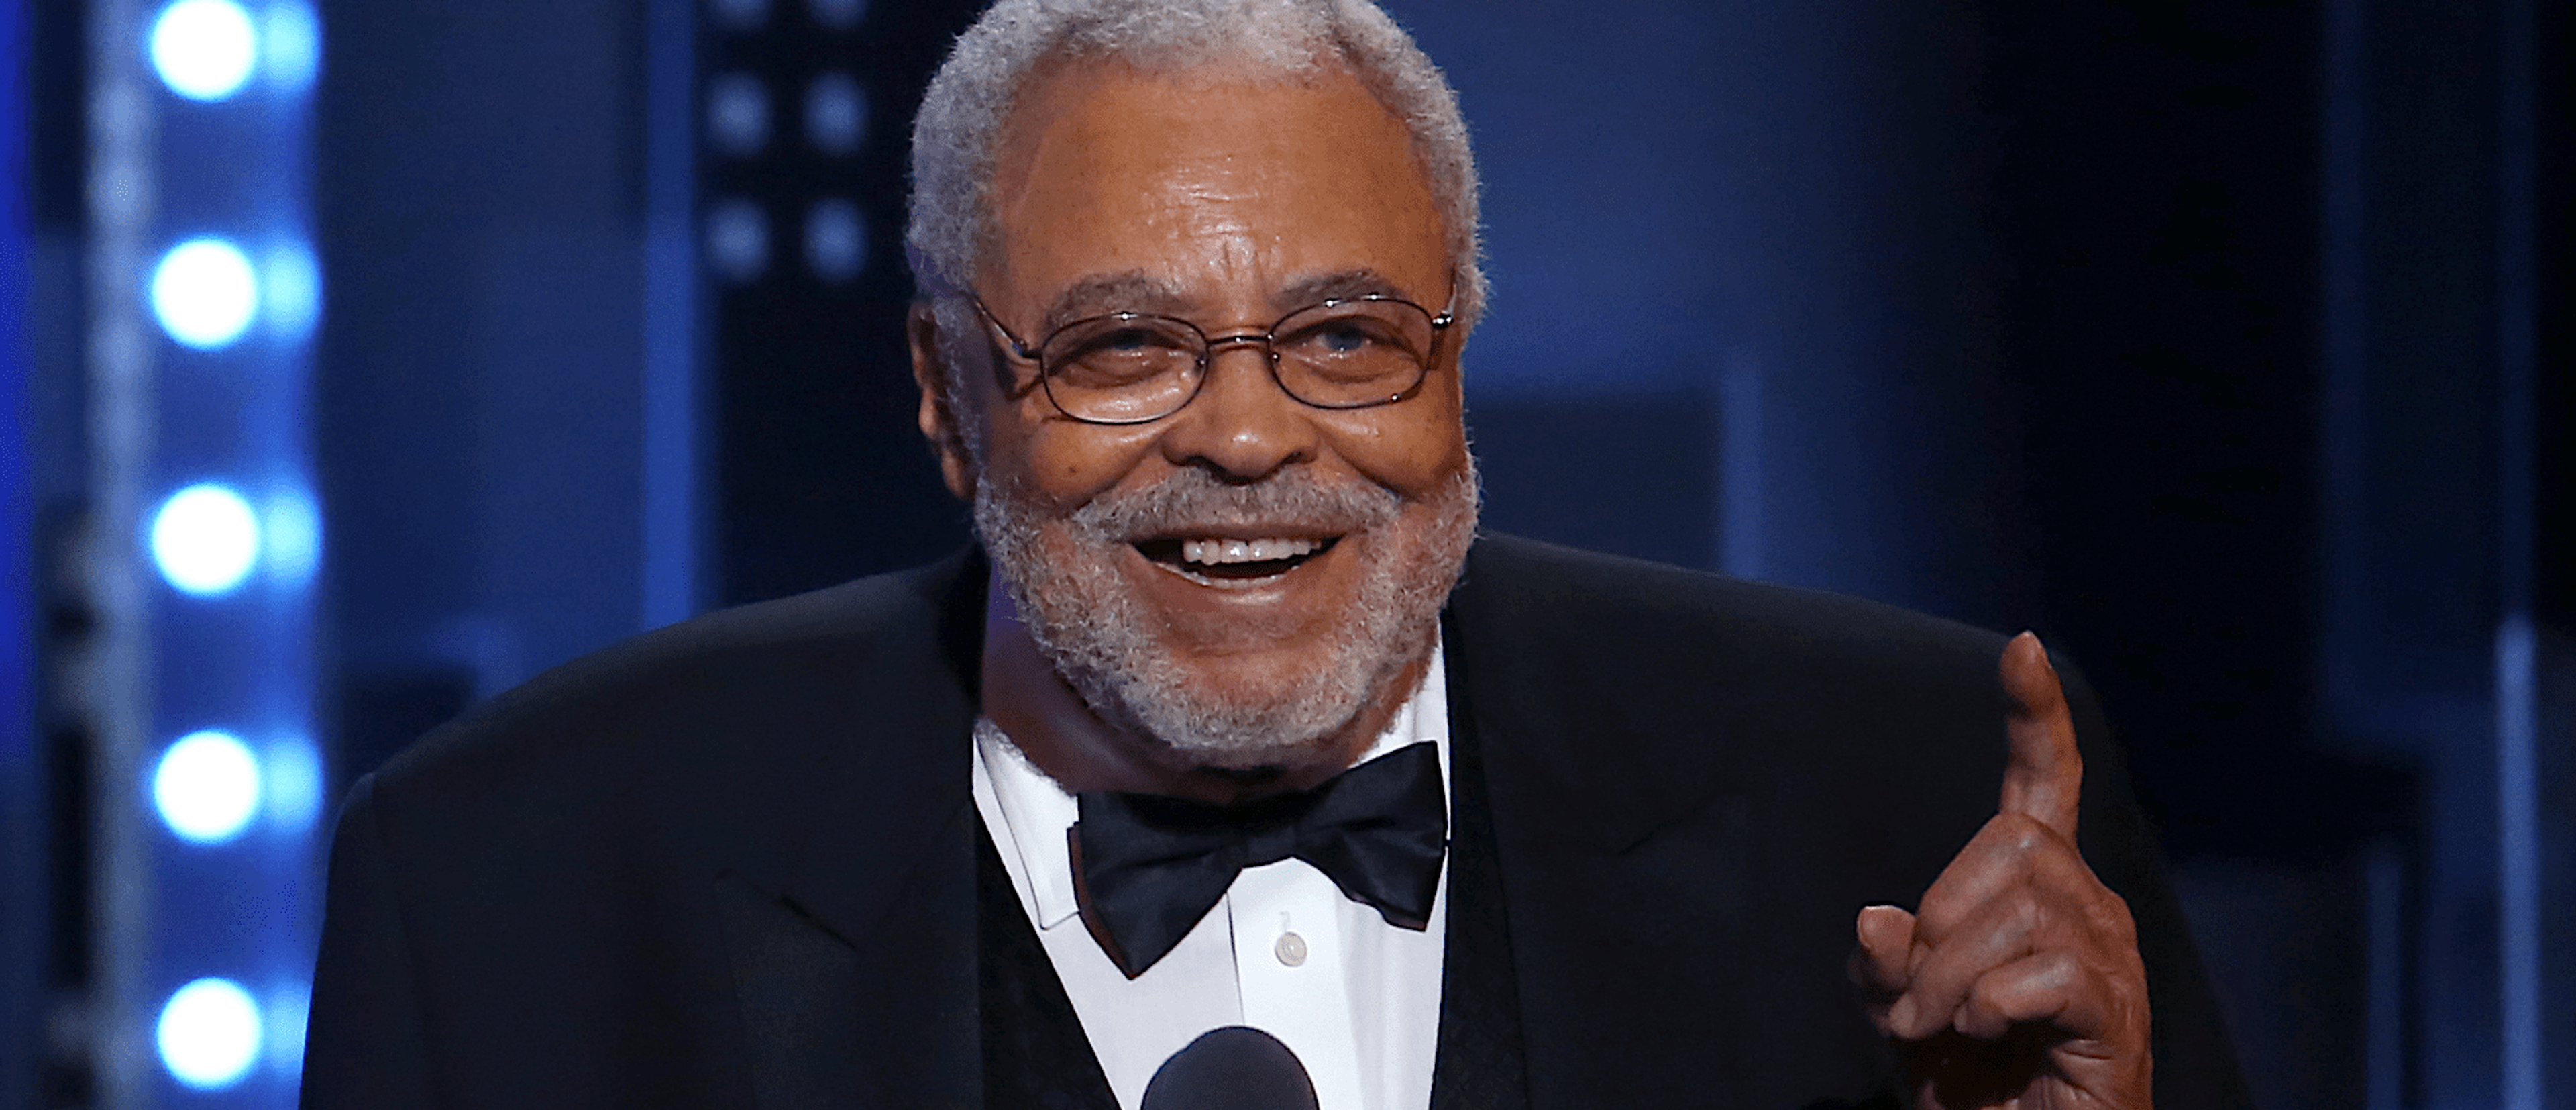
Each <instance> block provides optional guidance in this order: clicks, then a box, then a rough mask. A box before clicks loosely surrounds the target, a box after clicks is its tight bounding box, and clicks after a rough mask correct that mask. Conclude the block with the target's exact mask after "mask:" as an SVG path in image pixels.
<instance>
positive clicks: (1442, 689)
mask: <svg viewBox="0 0 2576 1110" xmlns="http://www.w3.org/2000/svg"><path fill="white" fill-rule="evenodd" d="M1423 741H1429V742H1431V743H1433V744H1436V745H1438V747H1439V752H1440V776H1441V782H1442V783H1444V784H1447V783H1449V782H1450V781H1451V780H1450V774H1449V702H1448V693H1447V678H1446V674H1445V672H1444V670H1443V668H1442V665H1441V657H1440V652H1439V649H1438V648H1437V647H1434V649H1433V650H1432V654H1431V665H1430V667H1429V668H1427V669H1426V670H1425V673H1424V675H1423V679H1422V685H1421V686H1420V687H1419V688H1417V689H1416V690H1415V691H1414V692H1413V696H1412V698H1411V699H1409V700H1407V701H1406V702H1405V703H1404V705H1403V707H1402V708H1400V709H1398V710H1397V711H1396V714H1395V719H1394V721H1393V722H1392V723H1390V724H1389V725H1388V726H1387V729H1386V731H1385V732H1384V733H1382V734H1380V735H1379V736H1378V738H1377V742H1376V743H1375V744H1373V745H1371V746H1370V748H1369V750H1368V753H1367V754H1366V755H1364V756H1362V757H1361V758H1362V760H1363V761H1366V760H1368V759H1374V758H1376V757H1378V756H1380V755H1384V754H1386V753H1387V752H1391V751H1394V750H1396V749H1397V748H1401V747H1404V746H1406V745H1408V744H1415V743H1420V742H1423ZM974 786H975V808H976V811H977V812H978V813H980V814H982V816H983V819H984V828H985V829H986V830H987V831H988V832H990V833H991V834H992V837H993V844H994V847H996V848H998V849H999V850H1000V852H1001V856H1002V866H1003V867H1004V868H1006V869H1008V870H1009V871H1010V873H1011V889H1012V890H1014V891H1016V892H1018V894H1019V896H1020V908H1021V909H1023V910H1025V911H1027V912H1028V915H1029V921H1030V923H1031V924H1033V925H1035V926H1037V932H1038V940H1039V941H1040V942H1041V943H1042V944H1044V945H1045V947H1046V953H1047V958H1048V959H1049V960H1050V961H1052V962H1053V963H1054V964H1055V973H1056V977H1057V978H1058V979H1060V980H1062V981H1063V983H1064V992H1065V994H1066V996H1067V997H1069V998H1070V999H1071V1000H1072V1002H1073V1011H1074V1013H1075V1014H1076V1015H1077V1016H1079V1017H1080V1018H1081V1019H1082V1031H1083V1033H1084V1034H1085V1035H1086V1036H1087V1037H1089V1038H1090V1041H1091V1050H1092V1053H1093V1054H1094V1055H1096V1056H1098V1057H1099V1058H1100V1068H1101V1071H1102V1072H1104V1073H1106V1074H1107V1076H1108V1078H1109V1089H1110V1092H1111V1093H1112V1094H1114V1095H1116V1096H1117V1098H1118V1105H1119V1106H1120V1107H1122V1108H1123V1110H1137V1107H1138V1105H1139V1104H1140V1103H1142V1102H1143V1100H1144V1097H1145V1085H1146V1083H1147V1082H1148V1081H1150V1080H1152V1079H1153V1077H1154V1071H1155V1069H1157V1068H1159V1067H1161V1066H1162V1065H1163V1061H1165V1060H1167V1059H1170V1058H1171V1055H1172V1054H1173V1053H1174V1052H1178V1051H1180V1049H1182V1048H1183V1047H1184V1046H1186V1045H1188V1044H1189V1043H1190V1042H1191V1041H1193V1040H1196V1039H1197V1038H1198V1036H1199V1035H1200V1034H1202V1033H1205V1032H1207V1031H1208V1030H1211V1029H1216V1028H1219V1027H1222V1026H1228V1025H1248V1026H1251V1027H1253V1028H1255V1029H1259V1030H1261V1031H1263V1032H1265V1033H1268V1034H1270V1035H1271V1036H1274V1037H1277V1038H1279V1040H1280V1041H1281V1042H1283V1043H1285V1044H1286V1045H1287V1046H1288V1047H1289V1049H1290V1050H1291V1051H1293V1052H1295V1053H1296V1054H1297V1059H1298V1060H1299V1061H1300V1062H1301V1063H1303V1064H1304V1065H1305V1066H1306V1073H1307V1075H1309V1076H1310V1077H1312V1078H1313V1080H1314V1083H1315V1095H1316V1099H1317V1102H1318V1104H1319V1105H1320V1107H1321V1110H1424V1108H1426V1107H1428V1106H1429V1105H1430V1104H1431V1064H1432V1054H1433V1051H1434V1050H1435V1048H1436V1047H1437V1044H1438V1039H1439V1028H1440V969H1441V946H1442V941H1443V938H1444V937H1446V935H1447V932H1448V930H1447V928H1446V926H1447V922H1448V919H1449V893H1448V885H1449V884H1448V863H1447V861H1446V860H1445V859H1444V860H1443V861H1442V863H1441V883H1440V888H1439V893H1438V894H1437V895H1436V896H1435V897H1434V899H1433V901H1432V903H1431V920H1430V924H1429V927H1428V928H1426V929H1423V930H1421V931H1415V930H1412V929H1405V928H1400V927H1398V926H1394V925H1389V924H1387V923H1386V920H1385V919H1384V918H1382V917H1380V916H1378V912H1377V910H1376V909H1374V908H1373V907H1371V906H1369V905H1368V904H1366V903H1364V902H1358V901H1354V900H1352V899H1351V898H1349V897H1348V896H1345V895H1344V894H1343V893H1342V891H1341V888H1339V887H1337V886H1334V885H1333V881H1332V880H1331V879H1329V878H1326V877H1324V873H1323V872H1321V871H1318V870H1316V869H1315V868H1314V867H1313V866H1312V865H1310V864H1308V863H1307V862H1306V861H1304V860H1299V859H1285V860H1281V861H1279V862H1277V863H1271V864H1264V865H1262V866H1259V867H1251V868H1246V869H1245V870H1244V872H1243V873H1242V874H1241V875H1239V876H1237V877H1236V878H1235V880H1234V885H1233V886H1232V887H1230V888H1228V890H1227V891H1226V895H1225V899H1224V900H1223V901H1221V902H1218V903H1217V905H1216V908H1215V909H1213V910H1210V911H1208V915H1207V916H1206V917H1204V918H1201V919H1199V923H1198V925H1197V927H1196V928H1193V929H1192V930H1191V931H1190V933H1189V935H1188V936H1186V937H1183V938H1182V939H1181V943H1180V944H1179V946H1177V947H1175V948H1173V949H1172V951H1171V952H1170V953H1168V954H1166V955H1165V956H1164V957H1163V958H1162V959H1160V960H1158V961H1155V963H1154V966H1152V967H1150V968H1147V969H1146V970H1145V973H1144V974H1143V975H1140V976H1137V977H1136V978H1135V979H1133V980H1130V979H1129V978H1127V976H1126V974H1125V973H1123V972H1121V971H1119V970H1118V966H1117V965H1116V964H1114V963H1111V962H1110V960H1109V957H1108V955H1107V954H1106V953H1104V952H1102V951H1101V950H1100V945H1099V943H1098V942H1097V941H1095V940H1093V939H1092V936H1091V933H1090V931H1089V930H1088V929H1086V928H1085V927H1084V925H1083V923H1082V921H1081V916H1080V907H1079V906H1077V905H1076V903H1075V899H1074V892H1073V865H1072V857H1071V855H1070V853H1069V850H1068V849H1067V847H1066V833H1067V832H1068V831H1069V830H1070V829H1072V828H1073V825H1074V821H1075V819H1076V817H1077V806H1076V804H1075V801H1074V797H1073V795H1071V794H1068V793H1066V792H1065V791H1064V789H1063V788H1062V787H1059V786H1057V785H1056V784H1055V782H1054V780H1051V779H1049V778H1047V777H1046V775H1045V773H1044V772H1041V771H1039V770H1038V769H1037V767H1036V765H1034V764H1032V763H1030V762H1029V760H1028V757H1027V756H1024V755H1022V754H1020V750H1019V749H1018V748H1017V747H1014V746H1013V745H1012V744H1011V742H1010V740H1009V738H1008V737H1006V736H1004V735H1003V734H1002V731H1001V729H1000V728H998V727H996V726H995V725H994V724H993V723H992V722H991V721H990V720H986V719H982V718H978V719H977V720H976V722H975V783H974ZM1451 794H1452V796H1454V790H1453V791H1452V792H1451Z"/></svg>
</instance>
